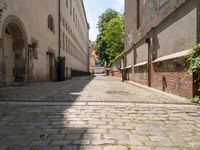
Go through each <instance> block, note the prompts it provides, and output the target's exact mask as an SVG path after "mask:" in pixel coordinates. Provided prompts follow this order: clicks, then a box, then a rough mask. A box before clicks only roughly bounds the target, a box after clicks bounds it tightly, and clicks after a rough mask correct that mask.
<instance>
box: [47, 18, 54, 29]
mask: <svg viewBox="0 0 200 150" xmlns="http://www.w3.org/2000/svg"><path fill="white" fill-rule="evenodd" d="M48 28H49V29H50V30H51V31H52V32H55V27H54V21H53V17H52V16H51V15H49V16H48Z"/></svg>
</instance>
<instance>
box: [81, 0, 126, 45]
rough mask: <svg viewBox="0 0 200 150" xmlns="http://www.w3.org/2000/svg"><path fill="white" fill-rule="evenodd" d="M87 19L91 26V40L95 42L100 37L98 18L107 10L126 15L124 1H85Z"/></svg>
mask: <svg viewBox="0 0 200 150" xmlns="http://www.w3.org/2000/svg"><path fill="white" fill-rule="evenodd" d="M83 1H84V4H85V10H86V14H87V19H88V22H89V24H90V40H91V41H95V40H96V37H97V35H98V29H97V28H96V27H97V22H98V17H99V16H100V15H101V14H102V13H103V12H104V11H105V10H106V9H107V8H113V9H115V10H117V11H119V12H120V13H121V14H123V13H124V0H83Z"/></svg>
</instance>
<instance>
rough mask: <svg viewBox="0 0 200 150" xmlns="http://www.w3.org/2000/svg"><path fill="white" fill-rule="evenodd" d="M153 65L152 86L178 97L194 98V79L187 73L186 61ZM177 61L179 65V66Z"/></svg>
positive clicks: (169, 61) (180, 60)
mask: <svg viewBox="0 0 200 150" xmlns="http://www.w3.org/2000/svg"><path fill="white" fill-rule="evenodd" d="M175 60H176V61H173V60H168V61H163V62H160V63H161V64H159V63H155V64H152V67H151V68H152V69H151V71H152V72H151V74H152V78H151V86H152V87H154V88H156V89H159V90H163V91H166V92H169V93H173V94H176V95H180V96H184V97H188V98H191V97H192V96H193V77H192V74H191V73H189V72H188V71H187V69H186V68H187V66H186V65H187V64H186V62H184V59H183V58H182V59H178V60H179V61H178V60H177V59H175ZM177 61H178V62H179V64H177ZM175 62H176V63H175Z"/></svg>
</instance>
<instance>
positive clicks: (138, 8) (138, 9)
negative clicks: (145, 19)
mask: <svg viewBox="0 0 200 150" xmlns="http://www.w3.org/2000/svg"><path fill="white" fill-rule="evenodd" d="M139 27H140V0H137V28H139Z"/></svg>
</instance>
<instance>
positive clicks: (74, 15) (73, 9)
mask: <svg viewBox="0 0 200 150" xmlns="http://www.w3.org/2000/svg"><path fill="white" fill-rule="evenodd" d="M73 22H75V9H74V8H73Z"/></svg>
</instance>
